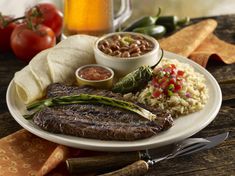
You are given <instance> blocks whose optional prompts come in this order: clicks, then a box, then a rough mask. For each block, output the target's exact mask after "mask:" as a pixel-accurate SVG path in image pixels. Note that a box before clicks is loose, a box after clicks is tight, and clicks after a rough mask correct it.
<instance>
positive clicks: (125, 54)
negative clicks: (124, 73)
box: [122, 51, 131, 57]
mask: <svg viewBox="0 0 235 176" xmlns="http://www.w3.org/2000/svg"><path fill="white" fill-rule="evenodd" d="M130 56H131V55H130V53H129V52H128V51H125V52H124V53H122V57H130Z"/></svg>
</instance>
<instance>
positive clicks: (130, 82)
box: [112, 66, 153, 94]
mask: <svg viewBox="0 0 235 176" xmlns="http://www.w3.org/2000/svg"><path fill="white" fill-rule="evenodd" d="M152 74H153V71H152V69H151V68H150V67H149V66H141V67H139V68H138V69H137V70H135V71H133V72H131V73H129V74H127V75H126V76H125V77H123V78H122V79H121V80H120V81H118V82H117V83H116V84H115V85H114V86H113V89H112V91H113V92H118V93H122V94H123V93H128V92H133V91H138V90H139V89H142V88H143V87H144V86H145V85H146V84H147V83H148V81H149V80H150V79H151V77H152Z"/></svg>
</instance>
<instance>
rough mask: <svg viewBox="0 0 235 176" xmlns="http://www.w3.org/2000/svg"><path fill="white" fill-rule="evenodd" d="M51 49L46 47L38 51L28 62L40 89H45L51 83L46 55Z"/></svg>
mask: <svg viewBox="0 0 235 176" xmlns="http://www.w3.org/2000/svg"><path fill="white" fill-rule="evenodd" d="M50 50H51V49H46V50H44V51H42V52H40V53H38V54H37V55H36V56H35V57H34V58H33V59H32V60H31V61H30V62H29V68H30V70H31V72H32V74H33V76H34V77H35V79H36V80H37V82H38V84H39V85H40V87H41V89H42V90H45V89H46V88H47V86H48V85H49V84H51V83H52V79H51V74H50V71H49V66H48V63H47V55H48V53H49V52H50Z"/></svg>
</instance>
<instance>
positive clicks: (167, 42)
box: [160, 19, 217, 57]
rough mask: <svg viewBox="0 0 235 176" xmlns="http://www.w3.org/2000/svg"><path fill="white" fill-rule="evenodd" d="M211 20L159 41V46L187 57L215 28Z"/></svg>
mask: <svg viewBox="0 0 235 176" xmlns="http://www.w3.org/2000/svg"><path fill="white" fill-rule="evenodd" d="M216 26H217V22H216V21H215V20H213V19H208V20H203V21H201V22H199V23H196V24H193V25H190V26H188V27H185V28H183V29H181V30H180V31H178V32H176V33H175V34H173V35H171V36H170V37H167V38H165V39H162V40H160V46H161V47H162V48H163V49H164V50H167V51H170V52H173V53H176V54H180V55H182V56H185V57H188V56H189V55H190V54H191V53H192V52H193V51H194V50H195V49H196V48H197V47H198V46H199V45H200V44H201V43H202V42H203V41H204V40H205V39H206V38H207V37H208V36H209V35H210V34H211V33H212V32H213V31H214V30H215V28H216Z"/></svg>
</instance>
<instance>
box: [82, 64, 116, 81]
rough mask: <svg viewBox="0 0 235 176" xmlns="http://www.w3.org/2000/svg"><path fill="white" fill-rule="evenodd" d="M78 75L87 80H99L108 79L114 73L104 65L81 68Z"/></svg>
mask: <svg viewBox="0 0 235 176" xmlns="http://www.w3.org/2000/svg"><path fill="white" fill-rule="evenodd" d="M78 75H79V76H80V77H81V78H83V79H86V80H94V81H98V80H105V79H108V78H109V77H111V75H112V73H111V72H110V71H109V70H107V69H105V68H103V67H99V66H89V67H85V68H83V69H81V70H80V71H79V72H78Z"/></svg>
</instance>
